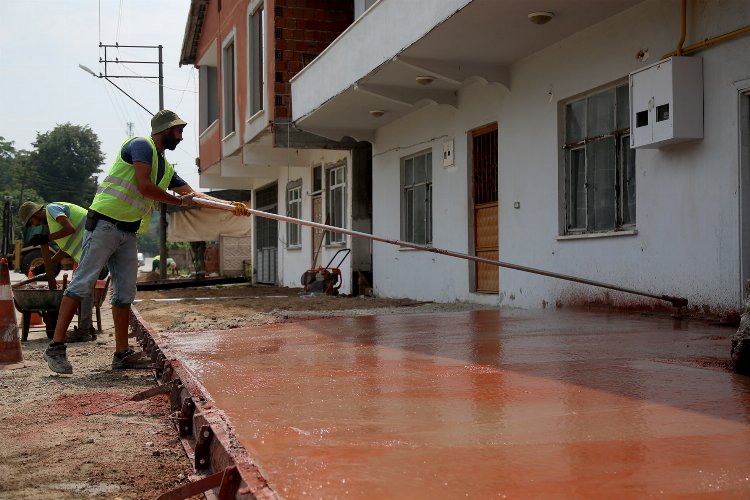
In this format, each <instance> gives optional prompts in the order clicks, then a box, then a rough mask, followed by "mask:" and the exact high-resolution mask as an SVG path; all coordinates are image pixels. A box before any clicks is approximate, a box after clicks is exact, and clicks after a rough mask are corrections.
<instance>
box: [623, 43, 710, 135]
mask: <svg viewBox="0 0 750 500" xmlns="http://www.w3.org/2000/svg"><path fill="white" fill-rule="evenodd" d="M702 138H703V60H702V59H701V58H699V57H684V56H681V57H677V56H675V57H670V58H669V59H664V60H663V61H659V62H657V63H654V64H651V65H650V66H646V67H645V68H641V69H639V70H638V71H634V72H632V73H630V147H631V148H660V147H663V146H668V145H670V144H675V143H678V142H684V141H691V140H694V139H702Z"/></svg>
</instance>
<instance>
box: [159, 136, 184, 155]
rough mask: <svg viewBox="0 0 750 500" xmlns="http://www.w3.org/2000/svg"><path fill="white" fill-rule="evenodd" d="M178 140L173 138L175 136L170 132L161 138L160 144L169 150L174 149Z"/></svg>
mask: <svg viewBox="0 0 750 500" xmlns="http://www.w3.org/2000/svg"><path fill="white" fill-rule="evenodd" d="M179 142H180V141H178V140H177V138H175V136H173V135H171V134H170V135H166V136H164V139H163V140H162V144H164V147H165V148H167V149H168V150H170V151H174V150H175V148H176V147H177V144H179Z"/></svg>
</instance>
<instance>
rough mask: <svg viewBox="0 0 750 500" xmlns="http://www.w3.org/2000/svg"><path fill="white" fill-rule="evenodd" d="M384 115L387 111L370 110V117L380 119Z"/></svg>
mask: <svg viewBox="0 0 750 500" xmlns="http://www.w3.org/2000/svg"><path fill="white" fill-rule="evenodd" d="M384 114H385V111H383V110H382V109H371V110H370V116H373V117H375V118H380V117H381V116H383V115H384Z"/></svg>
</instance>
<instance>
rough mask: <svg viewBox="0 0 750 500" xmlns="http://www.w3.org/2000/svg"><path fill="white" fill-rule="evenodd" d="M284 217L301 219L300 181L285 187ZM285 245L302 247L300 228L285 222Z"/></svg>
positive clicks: (297, 225)
mask: <svg viewBox="0 0 750 500" xmlns="http://www.w3.org/2000/svg"><path fill="white" fill-rule="evenodd" d="M286 215H287V217H292V218H294V219H301V218H302V179H299V180H296V181H292V182H289V183H288V184H287V185H286ZM286 244H287V246H289V247H299V246H301V245H302V226H300V225H299V224H291V223H288V222H287V224H286Z"/></svg>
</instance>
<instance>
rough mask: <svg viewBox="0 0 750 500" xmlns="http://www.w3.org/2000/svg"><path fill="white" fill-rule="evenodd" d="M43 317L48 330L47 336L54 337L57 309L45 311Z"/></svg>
mask: <svg viewBox="0 0 750 500" xmlns="http://www.w3.org/2000/svg"><path fill="white" fill-rule="evenodd" d="M42 319H44V329H45V330H46V332H47V338H48V339H52V338H53V337H54V336H55V327H56V326H57V311H47V312H45V313H43V314H42Z"/></svg>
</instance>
